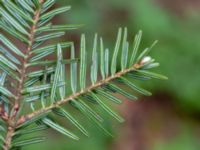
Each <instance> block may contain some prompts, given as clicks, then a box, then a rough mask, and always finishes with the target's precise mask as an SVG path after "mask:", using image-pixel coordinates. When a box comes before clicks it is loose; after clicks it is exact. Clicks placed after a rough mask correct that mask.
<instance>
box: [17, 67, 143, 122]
mask: <svg viewBox="0 0 200 150" xmlns="http://www.w3.org/2000/svg"><path fill="white" fill-rule="evenodd" d="M141 65H142V64H135V65H133V66H132V67H131V68H129V69H125V70H122V71H120V72H117V73H116V74H115V75H113V76H109V77H107V78H106V79H104V80H100V81H99V82H97V83H95V84H94V85H91V86H89V87H88V88H86V89H85V90H83V91H80V92H77V93H75V94H72V95H70V96H68V97H67V98H65V99H63V100H61V101H57V102H55V103H54V104H52V105H50V106H48V107H46V108H41V109H39V110H37V111H34V112H32V113H30V114H28V115H25V116H22V117H21V118H20V119H19V121H18V123H17V125H18V126H19V125H21V124H23V123H25V122H26V121H28V120H31V119H32V118H34V117H36V116H38V115H40V114H42V113H45V112H48V111H49V110H52V109H53V108H57V107H59V106H61V105H63V104H66V103H67V102H69V101H70V100H73V99H75V98H77V97H78V96H80V95H83V94H85V93H87V92H90V91H92V90H93V89H96V88H98V87H101V86H102V85H105V84H106V83H109V82H110V81H112V80H114V79H116V78H119V77H121V76H123V75H125V74H127V73H128V72H131V71H135V70H137V69H139V68H140V67H141Z"/></svg>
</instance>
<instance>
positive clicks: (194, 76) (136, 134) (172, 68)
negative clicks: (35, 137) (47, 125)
mask: <svg viewBox="0 0 200 150" xmlns="http://www.w3.org/2000/svg"><path fill="white" fill-rule="evenodd" d="M58 2H59V3H58V5H71V6H72V10H71V11H70V12H68V13H67V14H65V15H62V16H61V17H60V18H57V19H56V20H54V21H55V22H66V23H73V24H85V26H84V27H82V28H81V29H79V30H76V31H73V32H69V33H67V34H66V37H65V39H66V40H73V41H75V42H76V44H77V45H78V43H79V37H80V34H81V33H83V32H84V33H86V35H87V40H88V42H89V43H92V38H93V37H94V33H95V32H98V33H99V34H100V35H101V36H103V37H104V40H105V41H107V42H106V44H107V46H108V47H113V45H114V44H113V43H114V41H115V36H116V31H117V29H118V27H125V26H127V27H128V29H129V34H130V37H129V38H130V40H132V39H133V36H134V34H135V33H136V32H137V31H138V30H139V29H142V30H143V32H144V36H143V42H142V46H141V50H142V49H143V48H145V46H148V45H150V44H151V43H152V42H153V41H154V40H156V39H158V40H159V44H158V45H157V46H156V47H155V48H154V51H152V56H154V57H155V58H156V59H157V61H159V62H160V63H161V67H160V68H159V70H157V72H162V73H163V74H165V75H167V76H168V77H169V80H168V81H157V80H154V81H151V82H147V83H146V82H145V83H141V84H142V86H144V87H146V88H148V89H151V91H152V92H153V93H154V95H153V96H152V97H150V98H146V97H142V98H141V100H140V101H137V102H129V101H128V100H125V102H124V104H123V105H122V106H120V107H119V110H120V111H121V113H122V114H123V116H124V117H125V118H126V120H127V121H126V122H125V123H124V124H120V125H119V124H118V123H116V122H115V121H112V120H110V121H109V120H108V121H107V122H106V126H107V128H108V129H110V130H111V131H112V132H113V134H114V138H111V137H107V136H105V135H104V134H102V133H101V132H100V131H99V130H98V129H97V128H96V127H94V126H92V125H90V124H89V123H87V122H85V125H86V126H87V127H88V129H89V131H90V133H91V137H90V138H86V137H83V136H81V140H80V142H74V141H71V140H70V139H67V138H65V137H63V136H61V135H57V134H56V133H54V132H51V131H48V137H49V140H48V142H46V143H44V144H41V145H35V146H30V147H27V148H25V149H27V150H35V149H48V150H55V149H58V150H68V149H69V150H72V149H73V150H199V149H200V142H199V141H200V96H199V92H200V19H199V18H200V14H199V13H200V1H199V0H101V1H99V0H67V1H66V0H58ZM90 41H91V42H90ZM83 122H84V121H83Z"/></svg>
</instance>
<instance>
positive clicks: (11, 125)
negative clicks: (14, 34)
mask: <svg viewBox="0 0 200 150" xmlns="http://www.w3.org/2000/svg"><path fill="white" fill-rule="evenodd" d="M39 2H40V4H41V5H42V3H43V2H44V0H40V1H39ZM40 11H41V10H40V9H38V10H36V11H35V14H34V17H33V25H32V27H31V29H30V34H29V45H28V46H27V49H26V50H25V57H24V60H23V63H22V67H21V69H20V73H21V74H20V76H21V77H20V81H19V83H18V87H17V91H16V97H15V103H14V106H13V108H12V111H11V112H12V113H11V114H10V116H9V117H8V120H7V121H6V122H7V125H8V129H7V130H8V131H7V134H6V137H5V140H4V145H3V150H9V149H10V148H11V147H12V143H11V142H12V137H13V134H14V132H15V129H16V126H17V122H18V117H17V114H18V112H19V108H20V100H21V98H22V92H21V91H22V89H23V85H24V82H25V80H26V72H27V63H28V60H29V58H30V56H31V53H30V52H31V49H32V46H33V43H34V36H35V31H36V27H37V23H38V21H39V18H40Z"/></svg>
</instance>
